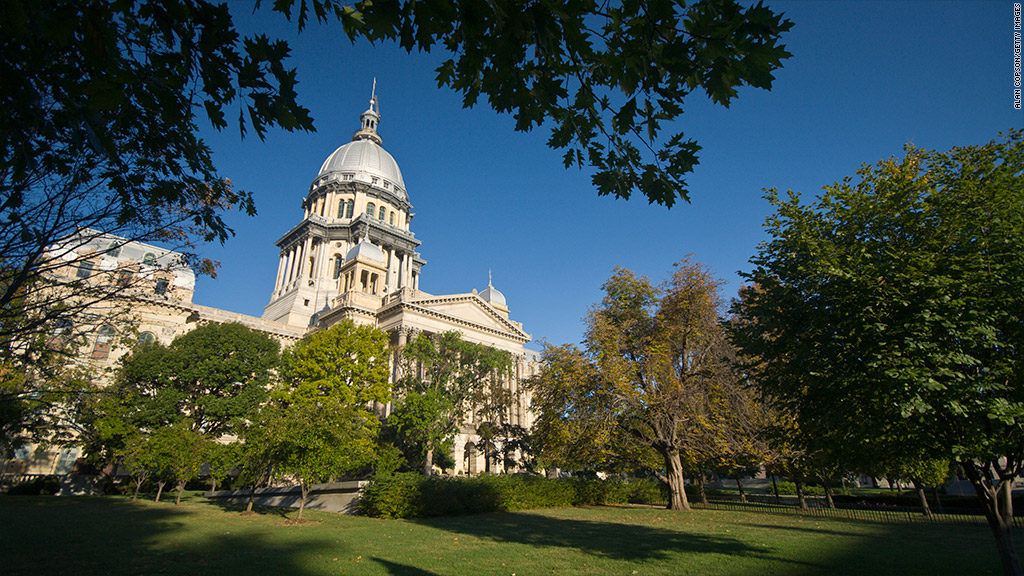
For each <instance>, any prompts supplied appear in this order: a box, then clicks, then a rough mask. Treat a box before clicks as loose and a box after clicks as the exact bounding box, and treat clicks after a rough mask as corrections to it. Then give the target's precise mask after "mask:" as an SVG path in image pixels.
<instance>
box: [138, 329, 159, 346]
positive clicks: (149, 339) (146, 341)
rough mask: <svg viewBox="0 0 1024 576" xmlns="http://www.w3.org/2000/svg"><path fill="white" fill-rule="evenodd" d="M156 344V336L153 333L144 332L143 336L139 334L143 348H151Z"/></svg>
mask: <svg viewBox="0 0 1024 576" xmlns="http://www.w3.org/2000/svg"><path fill="white" fill-rule="evenodd" d="M155 343H156V335H154V334H153V333H152V332H143V333H142V334H139V344H142V345H143V346H149V345H151V344H155Z"/></svg>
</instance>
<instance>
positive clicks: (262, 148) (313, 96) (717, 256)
mask: <svg viewBox="0 0 1024 576" xmlns="http://www.w3.org/2000/svg"><path fill="white" fill-rule="evenodd" d="M766 4H767V5H768V6H770V7H771V8H773V9H774V10H776V11H781V12H784V13H785V15H786V16H787V17H788V18H789V19H791V20H792V21H793V22H794V24H795V25H794V27H793V29H792V30H791V31H790V32H789V33H788V34H786V35H785V36H784V42H785V43H786V45H787V47H788V50H789V51H790V52H791V53H792V54H793V56H792V57H791V58H790V59H788V60H786V61H785V63H784V67H783V68H782V69H781V70H779V71H778V72H777V73H776V80H775V84H774V87H773V89H772V90H771V92H765V91H763V90H756V89H749V88H748V89H742V90H741V91H740V96H739V98H738V99H737V100H735V101H734V102H733V104H732V106H731V107H730V108H729V109H725V108H722V107H720V106H716V105H714V104H712V103H711V102H709V101H708V99H707V97H706V96H705V95H704V94H703V93H694V94H692V95H690V97H689V98H688V99H687V101H686V104H685V109H686V113H685V114H684V116H683V118H682V120H681V123H682V127H683V130H684V131H685V132H686V134H687V135H688V136H690V137H693V138H695V139H696V140H697V141H698V142H699V143H700V144H701V145H702V146H703V150H702V152H701V154H700V164H699V165H698V166H697V167H696V170H695V171H694V173H693V174H691V175H690V177H689V178H688V183H689V185H690V195H691V203H690V204H677V205H676V206H675V207H674V208H672V209H671V210H669V209H666V208H664V207H662V206H657V205H650V204H648V203H647V201H646V200H645V199H643V198H634V199H632V200H629V201H624V200H616V199H612V198H608V197H598V196H597V194H596V192H595V191H594V189H593V187H592V186H591V184H590V176H589V173H587V172H586V171H580V170H578V169H575V168H574V169H570V170H566V169H564V168H563V167H562V163H561V153H560V152H558V151H554V150H550V149H548V148H547V147H546V146H545V141H546V139H547V137H548V132H547V130H546V129H544V128H542V129H540V130H535V131H534V132H533V133H529V134H521V133H517V132H514V130H513V121H512V119H511V118H510V117H509V116H503V115H499V114H497V113H495V112H492V111H491V110H490V109H489V108H487V107H486V104H484V105H483V106H478V107H477V108H475V109H471V110H466V109H463V108H462V105H461V98H460V97H459V95H458V94H456V93H454V92H451V91H448V90H446V89H439V88H437V85H436V82H435V81H434V72H433V70H434V68H435V67H436V66H437V65H438V64H439V63H440V62H441V61H442V60H443V54H440V53H438V54H412V55H409V54H406V53H405V52H404V51H402V50H401V49H399V48H397V47H395V46H393V45H387V44H385V45H378V46H375V47H374V46H369V45H367V44H357V45H355V46H353V45H351V44H350V43H349V42H348V41H347V40H346V39H344V37H342V36H341V35H340V34H339V33H338V31H337V30H336V27H331V26H318V25H317V24H315V23H314V24H312V25H310V26H309V27H307V29H306V30H305V31H303V32H302V33H301V34H298V35H296V34H294V33H293V32H292V29H293V26H292V25H290V24H288V23H287V22H285V21H284V20H283V18H281V17H279V16H278V15H276V14H272V13H270V12H269V11H268V10H267V9H265V8H264V9H261V11H260V12H258V13H256V14H255V15H253V14H250V13H248V11H247V10H246V9H245V8H244V7H246V6H248V5H249V4H248V3H247V2H244V3H233V4H231V6H232V9H233V10H234V11H235V12H236V20H237V23H238V25H239V26H240V28H241V29H242V30H244V31H251V30H264V31H267V32H268V33H269V34H270V35H271V36H276V37H279V38H283V39H286V40H288V41H289V42H290V43H291V45H292V50H293V57H292V64H293V65H294V66H296V67H297V68H298V77H299V82H300V83H299V86H298V91H299V95H300V100H301V102H302V103H303V104H304V105H305V106H306V107H308V108H309V109H310V110H311V111H312V114H313V117H314V118H315V120H316V127H317V132H316V133H313V134H309V133H294V134H289V133H282V132H272V133H271V134H269V135H268V137H267V138H266V140H264V141H260V140H259V139H257V138H255V137H253V136H251V135H250V136H248V137H246V138H245V139H244V140H240V139H239V136H238V133H237V130H234V129H228V130H226V131H224V132H222V133H218V132H215V131H207V132H206V133H205V134H206V137H207V142H208V143H209V144H210V145H211V147H212V148H213V149H214V153H215V160H216V162H217V164H218V167H219V169H220V170H221V172H222V174H223V175H224V176H226V177H229V178H231V179H232V180H233V181H234V182H235V185H236V186H238V187H240V188H243V189H246V190H249V191H251V192H253V194H254V195H255V199H256V203H257V209H258V210H259V215H258V216H256V217H255V218H245V217H241V216H238V215H230V216H229V219H228V220H229V223H230V225H231V226H232V227H233V228H234V229H235V232H236V235H235V237H234V238H232V239H231V240H229V241H228V242H227V243H226V244H225V245H224V246H219V245H208V246H203V247H202V248H201V250H202V253H203V255H204V256H207V257H210V258H214V259H216V260H219V261H220V262H221V269H220V273H219V276H218V278H216V279H210V278H202V279H200V280H199V282H198V285H197V288H196V294H195V298H194V300H195V302H197V303H199V304H204V305H208V306H214V307H218V308H223V309H227V310H232V311H235V312H242V313H245V314H251V315H254V316H259V315H261V314H262V312H263V306H265V305H266V304H267V303H268V301H269V299H270V292H271V288H272V286H273V284H274V276H275V274H276V272H277V259H278V250H277V247H276V246H275V245H274V241H275V240H277V239H278V238H279V237H280V236H281V235H282V234H284V233H285V232H286V231H288V230H289V229H290V228H291V227H292V226H294V225H295V224H297V223H298V222H299V221H300V219H301V217H302V210H301V208H300V202H301V201H302V198H303V197H304V196H305V194H306V193H307V191H308V188H309V184H310V183H311V182H312V180H313V178H314V177H315V176H316V175H317V171H318V170H319V168H320V165H321V164H322V162H323V160H324V159H325V158H326V157H327V156H328V155H329V154H330V153H331V152H333V151H334V150H335V149H336V148H337V147H338V146H341V145H342V144H345V143H347V142H349V141H350V140H351V137H352V133H353V132H354V131H355V130H356V129H357V127H358V118H359V114H360V113H361V112H362V111H363V110H365V109H366V107H367V104H368V100H369V96H370V88H371V84H372V82H373V79H374V78H376V79H377V94H378V97H379V101H380V107H381V114H382V119H381V123H380V134H381V136H382V137H383V139H384V147H385V149H387V150H388V151H389V152H390V153H391V154H392V156H394V157H395V159H396V160H397V162H398V164H399V166H400V167H401V169H402V174H403V176H404V179H405V183H406V187H407V189H408V192H409V195H410V198H411V201H412V203H413V206H414V212H415V213H416V217H415V218H414V219H413V220H412V231H413V232H414V233H415V234H416V236H417V237H418V238H419V239H420V240H421V241H422V242H423V244H422V246H421V248H420V253H421V254H422V256H423V257H424V258H426V259H427V260H428V262H429V263H428V264H427V265H426V266H425V267H424V269H423V275H422V278H421V284H420V287H421V289H423V290H425V291H427V292H430V293H433V294H446V293H458V292H468V291H470V290H471V289H473V288H476V289H477V290H481V289H483V288H484V287H485V286H486V285H487V273H488V270H492V271H493V277H494V286H495V287H496V288H498V289H499V290H501V291H502V292H503V293H504V294H505V296H506V298H507V300H508V305H509V307H510V308H511V310H512V318H513V319H515V320H518V321H520V322H523V323H524V325H525V326H524V327H525V329H526V330H527V332H529V333H531V334H532V335H533V336H534V339H535V340H539V339H545V340H547V341H548V342H551V343H553V344H560V343H564V342H578V341H580V339H581V338H582V333H583V323H582V320H581V319H582V317H583V316H584V315H585V314H586V312H587V309H588V307H589V306H591V305H592V304H594V303H595V302H597V301H599V300H600V298H601V290H600V287H601V284H602V283H603V282H604V281H605V280H606V279H607V278H608V277H609V276H610V274H611V272H612V269H613V268H614V267H615V266H622V267H625V268H630V269H633V270H635V271H637V272H639V273H641V274H645V275H648V276H649V277H651V278H652V279H653V280H655V281H660V280H661V279H662V278H664V277H665V276H666V275H667V274H668V273H669V272H670V270H671V268H672V264H673V263H674V262H676V261H678V260H679V259H680V258H682V257H683V256H685V255H687V254H692V255H693V258H694V259H696V260H697V261H700V262H703V263H705V264H707V265H708V266H709V267H710V268H711V270H712V272H713V273H714V275H715V276H716V277H718V278H721V279H722V280H723V281H724V287H723V291H722V296H723V298H725V299H726V300H728V299H729V298H730V297H732V296H733V295H735V294H736V291H737V289H738V288H739V286H740V284H741V279H740V277H739V275H738V271H740V270H748V269H749V267H750V266H749V263H748V260H749V259H750V257H751V256H752V255H753V254H754V253H755V251H756V248H757V244H758V243H759V242H761V241H762V240H764V239H765V237H766V236H765V234H764V231H763V227H762V226H763V223H764V219H765V217H766V216H768V215H769V213H770V209H769V206H768V204H767V203H766V202H765V201H764V200H763V199H762V189H763V188H768V187H775V188H779V189H780V190H786V189H792V190H797V191H800V192H803V193H805V194H815V193H816V192H818V191H819V190H820V189H821V187H822V186H825V185H827V184H830V183H832V182H834V181H837V180H841V179H842V178H843V177H845V176H847V175H851V176H852V175H853V174H854V172H855V171H856V170H857V168H858V167H860V166H861V165H862V164H864V163H874V162H876V161H878V160H880V159H882V158H885V157H889V156H894V155H900V154H901V152H902V148H903V145H904V144H905V143H908V142H911V143H913V144H915V145H916V146H918V147H922V148H929V149H939V150H948V149H950V148H951V147H954V146H961V145H970V144H981V143H985V142H988V141H990V140H992V139H994V138H995V137H996V135H997V133H998V132H1002V131H1006V130H1007V129H1008V128H1024V113H1022V112H1021V111H1020V110H1015V109H1014V108H1013V49H1012V40H1013V30H1012V26H1013V21H1012V18H1013V2H1012V1H1006V0H998V1H974V2H951V1H924V0H921V1H902V2H887V1H881V0H875V1H865V2H838V1H836V2H818V1H811V0H805V1H797V2H780V1H766Z"/></svg>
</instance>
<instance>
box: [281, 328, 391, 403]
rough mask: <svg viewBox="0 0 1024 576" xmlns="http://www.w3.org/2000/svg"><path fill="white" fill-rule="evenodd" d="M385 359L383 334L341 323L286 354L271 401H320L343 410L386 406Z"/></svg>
mask: <svg viewBox="0 0 1024 576" xmlns="http://www.w3.org/2000/svg"><path fill="white" fill-rule="evenodd" d="M388 357H389V353H388V338H387V334H385V333H384V332H382V331H380V330H378V329H376V328H373V327H371V326H356V325H355V323H353V322H352V321H351V320H343V321H341V322H339V323H338V324H335V325H334V326H331V327H330V328H328V329H326V330H321V331H318V332H314V333H312V334H310V335H308V336H306V337H305V338H303V339H302V340H301V341H300V342H298V343H297V344H296V345H295V346H293V347H291V348H289V349H288V350H285V352H284V354H283V355H282V359H281V360H282V362H281V363H282V369H281V381H282V386H281V387H279V388H278V390H277V392H276V394H275V396H276V397H277V398H278V399H279V400H282V401H285V402H288V403H300V402H307V401H319V399H320V398H323V397H332V398H335V399H337V401H338V402H340V403H342V404H346V405H361V404H366V403H368V402H387V401H388V400H389V399H390V398H391V388H390V385H389V384H388V371H389V365H388Z"/></svg>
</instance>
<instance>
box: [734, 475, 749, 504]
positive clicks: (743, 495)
mask: <svg viewBox="0 0 1024 576" xmlns="http://www.w3.org/2000/svg"><path fill="white" fill-rule="evenodd" d="M736 489H737V490H739V491H740V502H743V503H744V504H746V503H747V495H746V493H744V492H743V479H742V478H740V476H739V474H737V475H736Z"/></svg>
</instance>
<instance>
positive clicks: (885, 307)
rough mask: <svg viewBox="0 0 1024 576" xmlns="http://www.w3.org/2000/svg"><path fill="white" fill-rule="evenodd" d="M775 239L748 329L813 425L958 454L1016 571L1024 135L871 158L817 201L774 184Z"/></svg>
mask: <svg viewBox="0 0 1024 576" xmlns="http://www.w3.org/2000/svg"><path fill="white" fill-rule="evenodd" d="M768 199H769V201H770V202H771V203H772V204H773V205H774V206H775V209H776V213H775V214H774V215H773V216H771V217H770V218H769V219H768V221H767V228H768V232H769V234H770V239H769V240H768V241H766V242H765V243H763V244H762V245H761V246H760V248H759V251H758V254H757V255H756V256H755V257H754V259H753V260H752V262H753V264H754V270H753V271H752V272H750V273H749V274H748V279H749V280H750V281H752V282H754V283H756V285H757V288H758V289H757V290H756V291H752V292H751V293H750V294H749V297H748V298H744V299H743V300H742V302H741V303H740V305H739V306H738V307H737V313H738V314H739V315H740V316H742V317H745V318H747V319H748V321H747V322H744V323H742V325H741V326H742V329H741V330H739V331H738V332H737V337H738V338H737V341H738V342H739V343H740V344H741V346H742V347H743V349H744V350H745V351H748V352H749V353H751V354H752V355H756V356H758V357H759V358H761V359H762V362H763V370H762V371H761V374H760V375H759V378H761V379H762V380H763V382H764V386H765V387H768V388H770V389H771V391H772V392H771V393H772V397H773V398H775V399H776V401H777V402H778V404H779V405H781V406H784V407H785V408H786V409H787V410H789V411H791V412H792V413H793V414H794V415H795V417H796V418H797V420H798V422H799V426H800V428H801V429H803V430H804V431H805V432H808V433H812V434H817V433H822V432H824V431H826V430H827V431H829V432H830V434H832V439H833V440H832V441H833V443H841V444H842V445H844V446H847V447H852V448H853V449H855V450H857V451H860V452H862V453H864V454H874V455H875V456H876V457H885V458H886V459H887V461H890V462H891V461H893V457H892V455H890V454H889V453H888V451H890V450H892V448H893V446H894V445H895V446H897V447H898V449H899V450H898V453H899V454H900V455H902V457H901V458H896V459H895V460H896V461H900V462H904V463H906V462H908V461H909V462H911V463H913V462H927V461H929V460H940V461H941V460H943V459H946V460H955V461H957V462H959V463H960V465H961V467H962V468H963V470H964V471H965V473H966V474H967V476H968V477H969V478H970V480H971V482H972V483H973V484H974V486H975V489H976V491H977V493H978V495H979V498H981V500H982V502H983V503H985V505H986V509H987V510H988V515H989V522H990V525H991V526H992V528H993V531H994V533H995V534H996V537H997V542H998V543H999V546H1000V550H1001V551H1002V552H1003V554H1002V557H1003V560H1004V567H1006V569H1007V572H1008V573H1020V566H1019V563H1018V562H1017V560H1016V554H1015V552H1014V551H1013V545H1012V540H1010V539H1009V529H1010V522H1011V519H1012V508H1011V505H1012V503H1011V500H1010V498H1009V490H1010V485H1011V483H1012V480H1013V479H1014V478H1016V477H1017V476H1018V475H1019V474H1020V473H1021V471H1022V465H1024V382H1022V375H1024V372H1022V371H1021V366H1022V363H1021V357H1020V354H1021V350H1022V346H1024V322H1022V320H1024V318H1022V310H1024V300H1022V294H1024V292H1022V291H1021V290H1020V281H1021V278H1024V248H1022V244H1021V238H1024V138H1022V135H1021V133H1020V132H1017V131H1012V132H1010V133H1009V134H1008V135H1007V136H1005V137H1003V138H1001V139H999V140H995V141H993V142H990V143H988V144H986V145H981V146H967V147H963V148H954V149H953V150H950V151H949V152H945V153H940V152H933V151H926V150H921V149H918V148H915V147H913V146H909V145H908V146H907V147H906V150H905V154H904V156H903V158H891V159H887V160H883V161H881V162H879V163H878V164H877V165H874V166H867V165H866V166H864V167H863V168H862V169H861V170H860V171H859V172H858V178H857V179H856V180H854V179H851V178H847V179H844V180H843V181H841V182H837V183H835V184H833V185H831V186H828V187H826V188H825V189H824V191H823V193H822V194H821V196H820V197H819V198H818V199H816V200H813V201H810V202H805V201H803V200H802V199H801V197H800V195H799V194H796V193H793V192H790V193H789V194H788V195H780V194H779V193H778V192H776V191H775V190H769V191H768Z"/></svg>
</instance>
